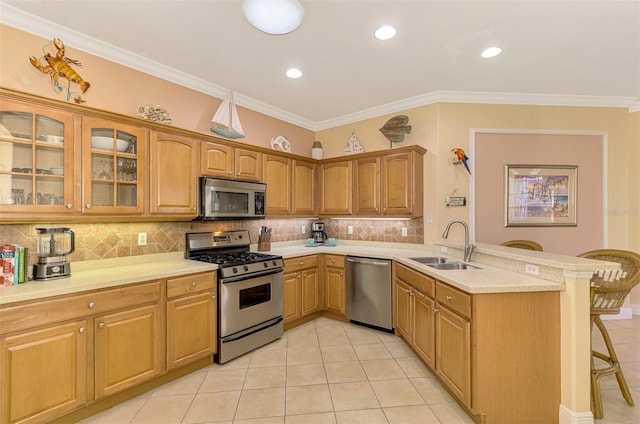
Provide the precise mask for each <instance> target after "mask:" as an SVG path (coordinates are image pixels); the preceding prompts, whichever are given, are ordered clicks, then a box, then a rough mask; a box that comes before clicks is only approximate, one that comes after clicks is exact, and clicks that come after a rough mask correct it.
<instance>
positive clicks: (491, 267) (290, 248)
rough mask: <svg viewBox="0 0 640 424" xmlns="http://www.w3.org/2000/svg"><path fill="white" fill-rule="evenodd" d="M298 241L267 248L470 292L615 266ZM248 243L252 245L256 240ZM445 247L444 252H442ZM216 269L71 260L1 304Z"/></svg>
mask: <svg viewBox="0 0 640 424" xmlns="http://www.w3.org/2000/svg"><path fill="white" fill-rule="evenodd" d="M303 243H304V241H301V240H297V241H293V242H280V243H272V245H271V246H272V249H271V250H270V251H269V252H268V253H271V254H277V255H281V256H283V257H284V258H285V259H288V258H295V257H299V256H305V255H315V254H318V253H334V254H337V255H353V256H364V257H373V258H380V259H391V260H395V261H397V262H399V263H402V264H404V265H406V266H408V267H410V268H413V269H415V270H417V271H420V272H422V273H424V274H427V275H430V276H432V277H434V278H436V279H438V280H440V281H443V282H445V283H448V284H450V285H452V286H454V287H457V288H459V289H461V290H463V291H465V292H467V293H471V294H482V293H507V292H534V291H562V290H564V289H565V286H564V283H563V275H564V273H565V272H588V271H591V270H595V269H600V270H611V269H618V268H619V265H618V264H612V263H608V262H602V261H594V260H589V259H584V258H574V257H570V256H564V255H555V254H552V253H544V252H531V251H525V250H520V249H512V248H506V247H503V246H495V245H487V244H478V245H477V247H476V251H475V253H474V255H473V256H472V258H474V259H475V258H477V261H478V262H475V261H471V262H469V263H471V264H472V265H475V266H478V267H480V269H466V270H438V269H435V268H431V267H429V266H427V265H424V264H420V263H418V262H415V261H412V260H411V259H409V258H412V257H421V256H446V257H450V258H452V259H456V260H460V257H459V256H457V254H458V253H459V251H460V250H461V247H462V246H461V245H460V244H459V243H455V242H437V243H435V245H434V246H431V245H422V244H407V243H384V242H361V241H343V240H339V241H338V245H337V246H319V247H305V246H304V244H303ZM251 247H252V250H256V245H252V246H251ZM447 248H449V253H445V252H443V250H447ZM265 253H267V252H265ZM525 263H527V264H535V265H537V266H539V267H540V275H539V276H537V277H536V276H532V275H529V274H525V273H524V267H525ZM215 269H217V265H215V264H209V263H206V262H198V261H193V260H187V259H184V253H183V252H172V253H160V254H154V255H143V256H129V257H124V258H115V259H103V260H94V261H81V262H73V263H72V264H71V276H70V277H69V278H63V279H57V280H49V281H29V282H27V283H24V284H20V285H17V286H12V287H0V306H4V305H8V304H11V303H15V302H22V301H29V300H36V299H44V298H47V297H52V296H60V295H66V294H72V293H79V292H84V291H91V290H98V289H105V288H111V287H118V286H121V285H126V284H132V283H138V282H143V281H152V280H156V279H163V278H170V277H175V276H180V275H185V274H191V273H197V272H205V271H211V270H215Z"/></svg>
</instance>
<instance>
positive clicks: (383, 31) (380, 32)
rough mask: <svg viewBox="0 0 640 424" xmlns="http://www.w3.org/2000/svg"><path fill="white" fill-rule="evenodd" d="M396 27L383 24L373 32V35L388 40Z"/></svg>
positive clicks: (393, 35) (392, 35)
mask: <svg viewBox="0 0 640 424" xmlns="http://www.w3.org/2000/svg"><path fill="white" fill-rule="evenodd" d="M396 33H397V31H396V29H395V28H394V27H392V26H390V25H383V26H381V27H380V28H378V29H377V30H376V32H375V36H376V38H377V39H378V40H389V39H391V38H393V37H395V36H396Z"/></svg>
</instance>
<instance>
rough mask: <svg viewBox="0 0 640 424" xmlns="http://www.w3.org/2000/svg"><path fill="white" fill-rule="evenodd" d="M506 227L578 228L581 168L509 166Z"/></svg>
mask: <svg viewBox="0 0 640 424" xmlns="http://www.w3.org/2000/svg"><path fill="white" fill-rule="evenodd" d="M504 181H505V192H504V204H505V226H506V227H553V226H576V225H577V222H578V221H577V219H576V204H577V200H578V199H577V197H576V193H577V183H578V167H577V166H562V165H505V177H504Z"/></svg>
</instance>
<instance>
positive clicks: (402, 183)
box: [381, 152, 422, 216]
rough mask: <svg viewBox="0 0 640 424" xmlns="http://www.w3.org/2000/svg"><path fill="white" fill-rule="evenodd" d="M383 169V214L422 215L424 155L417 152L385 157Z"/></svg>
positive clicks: (383, 158) (382, 164) (382, 160)
mask: <svg viewBox="0 0 640 424" xmlns="http://www.w3.org/2000/svg"><path fill="white" fill-rule="evenodd" d="M381 167H382V172H381V174H382V214H383V215H396V216H397V215H413V216H419V215H422V155H417V154H416V153H415V152H405V153H398V154H389V155H385V156H383V157H382V158H381ZM417 186H419V187H420V191H419V192H418V190H416V187H417Z"/></svg>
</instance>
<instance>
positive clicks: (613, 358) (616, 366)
mask: <svg viewBox="0 0 640 424" xmlns="http://www.w3.org/2000/svg"><path fill="white" fill-rule="evenodd" d="M595 324H596V326H597V327H598V329H599V330H600V332H601V333H602V337H603V339H604V344H605V346H606V347H607V351H608V352H609V356H608V357H607V356H606V355H604V354H602V353H600V352H596V351H593V354H594V355H595V356H597V357H598V358H600V359H603V360H605V361H607V362H608V363H609V364H610V365H611V371H613V370H615V375H616V379H617V380H618V386H619V387H620V391H621V392H622V397H624V400H626V401H627V403H628V404H629V406H633V405H634V403H633V398H632V397H631V392H630V391H629V386H628V385H627V381H626V380H625V378H624V374H622V368H620V362H618V356H617V355H616V351H615V350H614V349H613V344H612V343H611V337H610V336H609V332H608V331H607V328H606V327H605V326H604V323H603V322H602V320H601V319H600V316H596V317H595ZM607 374H612V372H608V373H607Z"/></svg>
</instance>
